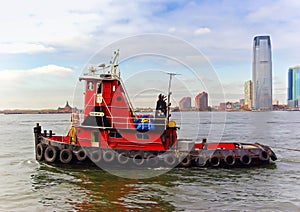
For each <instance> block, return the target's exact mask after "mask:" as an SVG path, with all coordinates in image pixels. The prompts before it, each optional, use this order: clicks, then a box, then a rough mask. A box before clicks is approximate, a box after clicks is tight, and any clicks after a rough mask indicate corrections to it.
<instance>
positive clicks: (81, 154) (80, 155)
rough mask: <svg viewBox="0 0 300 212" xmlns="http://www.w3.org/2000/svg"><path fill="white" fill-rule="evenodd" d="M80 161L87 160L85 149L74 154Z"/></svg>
mask: <svg viewBox="0 0 300 212" xmlns="http://www.w3.org/2000/svg"><path fill="white" fill-rule="evenodd" d="M74 154H75V155H76V158H77V160H78V161H84V160H85V159H86V156H87V154H86V151H85V150H84V149H80V150H78V151H77V152H74Z"/></svg>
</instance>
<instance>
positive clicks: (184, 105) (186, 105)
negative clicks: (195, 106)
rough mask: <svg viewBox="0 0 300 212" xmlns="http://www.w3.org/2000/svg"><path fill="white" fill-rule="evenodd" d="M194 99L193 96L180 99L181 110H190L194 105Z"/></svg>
mask: <svg viewBox="0 0 300 212" xmlns="http://www.w3.org/2000/svg"><path fill="white" fill-rule="evenodd" d="M191 102H192V99H191V97H183V98H182V99H181V100H180V101H179V110H189V109H191V107H192V104H191Z"/></svg>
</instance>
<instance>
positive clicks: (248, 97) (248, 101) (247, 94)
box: [244, 80, 253, 109]
mask: <svg viewBox="0 0 300 212" xmlns="http://www.w3.org/2000/svg"><path fill="white" fill-rule="evenodd" d="M252 90H253V89H252V81H251V80H248V81H246V82H245V83H244V101H245V106H244V108H246V109H251V105H252V95H253V91H252Z"/></svg>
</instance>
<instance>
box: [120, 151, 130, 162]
mask: <svg viewBox="0 0 300 212" xmlns="http://www.w3.org/2000/svg"><path fill="white" fill-rule="evenodd" d="M117 159H118V162H119V164H122V165H125V164H127V163H128V162H129V159H130V158H129V157H128V155H127V153H126V152H121V153H120V154H119V155H118V158H117Z"/></svg>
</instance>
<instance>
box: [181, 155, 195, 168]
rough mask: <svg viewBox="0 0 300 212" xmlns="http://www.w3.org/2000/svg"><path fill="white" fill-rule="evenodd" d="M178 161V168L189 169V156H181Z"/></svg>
mask: <svg viewBox="0 0 300 212" xmlns="http://www.w3.org/2000/svg"><path fill="white" fill-rule="evenodd" d="M179 161H181V162H180V166H183V167H189V166H190V165H191V162H192V160H191V157H190V155H181V156H180V158H179Z"/></svg>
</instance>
